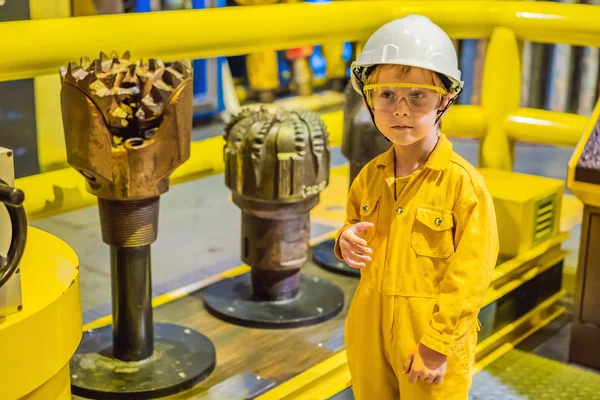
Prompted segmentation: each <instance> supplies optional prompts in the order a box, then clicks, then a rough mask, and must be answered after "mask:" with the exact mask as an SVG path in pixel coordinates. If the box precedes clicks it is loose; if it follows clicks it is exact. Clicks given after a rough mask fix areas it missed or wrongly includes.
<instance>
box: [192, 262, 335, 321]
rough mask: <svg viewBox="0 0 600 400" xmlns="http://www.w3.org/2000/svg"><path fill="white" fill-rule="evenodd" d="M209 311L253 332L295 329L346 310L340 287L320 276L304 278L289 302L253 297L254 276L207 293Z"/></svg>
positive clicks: (230, 280) (225, 282) (221, 283)
mask: <svg viewBox="0 0 600 400" xmlns="http://www.w3.org/2000/svg"><path fill="white" fill-rule="evenodd" d="M203 296H204V305H205V307H206V309H207V310H208V311H209V312H210V313H211V314H212V315H214V316H215V317H217V318H220V319H222V320H225V321H227V322H230V323H233V324H237V325H242V326H247V327H253V328H293V327H299V326H308V325H315V324H318V323H320V322H323V321H326V320H328V319H330V318H333V317H335V316H336V315H337V314H338V313H339V312H340V311H341V310H342V308H343V306H344V293H343V292H342V289H340V288H339V287H338V286H336V285H334V284H332V283H331V282H329V281H326V280H324V279H321V278H319V277H317V276H310V275H304V274H302V275H300V291H299V293H298V295H297V296H296V297H295V298H293V299H289V300H281V301H259V300H254V299H253V297H252V288H251V285H250V273H246V274H242V275H238V276H235V277H233V278H228V279H224V280H222V281H219V282H217V283H214V284H212V285H210V286H208V287H207V288H206V289H205V290H204V293H203Z"/></svg>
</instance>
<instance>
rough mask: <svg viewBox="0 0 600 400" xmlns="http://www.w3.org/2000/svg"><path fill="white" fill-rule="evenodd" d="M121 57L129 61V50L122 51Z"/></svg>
mask: <svg viewBox="0 0 600 400" xmlns="http://www.w3.org/2000/svg"><path fill="white" fill-rule="evenodd" d="M121 58H122V59H124V60H127V61H129V59H130V58H131V53H129V50H127V51H125V53H123V57H121Z"/></svg>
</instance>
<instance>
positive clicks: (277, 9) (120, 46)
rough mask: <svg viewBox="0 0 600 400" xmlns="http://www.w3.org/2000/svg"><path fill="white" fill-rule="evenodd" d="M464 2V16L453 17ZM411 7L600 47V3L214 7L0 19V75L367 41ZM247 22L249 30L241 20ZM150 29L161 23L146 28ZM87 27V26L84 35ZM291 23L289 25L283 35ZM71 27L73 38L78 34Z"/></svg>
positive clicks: (451, 24) (469, 33) (441, 19)
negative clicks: (147, 34)
mask: <svg viewBox="0 0 600 400" xmlns="http://www.w3.org/2000/svg"><path fill="white" fill-rule="evenodd" d="M457 10H460V17H457ZM408 13H416V14H423V15H427V16H429V17H430V18H432V20H433V21H434V22H436V23H438V24H440V25H441V26H442V28H444V29H445V30H447V32H448V33H449V34H450V36H451V37H453V38H455V39H461V38H467V37H468V38H487V37H489V36H490V35H491V33H492V30H493V29H494V27H497V26H503V27H506V28H508V29H512V30H514V32H515V34H516V36H517V38H519V39H521V40H530V41H536V42H542V43H568V44H573V45H579V46H594V47H598V46H600V25H599V24H597V23H596V21H598V20H600V7H594V6H588V5H581V4H554V3H546V2H521V1H507V2H504V1H503V2H496V1H481V2H470V1H432V2H420V1H412V2H411V1H409V2H397V1H339V2H338V1H334V2H332V3H328V4H307V3H299V4H276V5H267V6H252V7H226V8H219V9H216V8H208V9H203V10H183V11H172V12H168V13H132V14H116V15H97V16H89V17H78V18H61V19H50V20H36V21H13V22H3V23H2V24H0V37H4V38H8V37H10V38H19V40H7V41H4V42H3V44H2V57H0V81H4V80H13V79H22V78H30V77H33V76H38V75H43V74H49V73H58V67H59V66H60V65H63V64H65V63H66V62H67V61H69V60H74V59H79V57H80V56H82V55H88V56H94V55H96V54H97V53H98V52H99V51H100V50H104V51H111V50H113V49H114V50H116V51H117V52H119V53H123V52H124V51H125V50H130V51H131V53H132V55H133V56H134V58H138V57H160V58H163V59H164V60H166V61H169V60H173V59H176V58H182V57H186V58H208V57H214V56H229V55H234V54H249V53H253V52H258V51H264V50H276V49H280V48H291V47H299V46H304V45H312V44H316V43H320V42H322V40H323V38H327V40H328V41H339V42H342V41H347V40H348V41H354V40H364V39H365V38H366V37H368V36H369V35H370V34H371V33H372V32H373V31H374V30H375V29H376V28H377V27H379V26H380V25H382V24H383V23H385V22H388V21H389V20H391V19H394V18H398V17H401V16H403V15H406V14H408ZM140 26H143V27H160V34H156V35H152V38H151V39H152V40H130V39H131V38H132V32H133V31H132V29H134V28H135V27H140ZM241 26H243V27H244V29H239V27H241ZM149 29H150V30H151V31H152V32H154V31H156V29H158V28H156V29H154V30H153V28H149ZM82 32H86V34H81V33H82ZM281 32H285V34H283V35H282V34H281ZM73 35H76V36H77V40H73V37H74V36H73Z"/></svg>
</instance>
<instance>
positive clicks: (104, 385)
mask: <svg viewBox="0 0 600 400" xmlns="http://www.w3.org/2000/svg"><path fill="white" fill-rule="evenodd" d="M112 340H113V338H112V326H111V325H109V326H105V327H102V328H100V329H97V330H91V331H88V332H84V334H83V338H82V340H81V344H80V345H79V348H78V349H77V352H76V353H75V354H74V355H73V357H72V358H71V364H70V366H71V389H72V392H73V394H75V395H77V396H81V397H86V398H90V399H153V398H157V397H163V396H167V395H169V394H173V393H177V392H181V391H183V390H186V389H189V388H191V387H192V386H194V385H195V384H196V383H198V382H200V381H202V380H204V379H206V377H208V376H209V375H210V373H211V372H212V371H213V370H214V368H215V361H216V353H215V347H214V345H213V344H212V342H211V341H210V339H208V338H207V337H206V336H204V335H202V334H200V333H198V332H196V331H195V330H192V329H188V328H185V327H182V326H178V325H172V324H162V323H155V324H154V354H153V355H152V356H151V357H150V358H148V359H146V360H142V361H121V360H117V359H115V358H113V357H112Z"/></svg>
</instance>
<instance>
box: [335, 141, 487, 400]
mask: <svg viewBox="0 0 600 400" xmlns="http://www.w3.org/2000/svg"><path fill="white" fill-rule="evenodd" d="M394 159H395V156H394V150H393V148H391V149H390V150H389V151H387V152H385V153H383V154H382V155H380V156H378V157H376V158H375V159H374V160H373V161H371V162H370V163H369V164H368V165H366V166H365V167H364V168H363V169H362V171H361V172H360V173H359V175H358V176H357V177H356V179H355V180H354V182H353V184H352V187H351V189H350V193H349V199H348V210H347V220H346V223H345V224H344V226H343V227H342V228H341V229H340V230H339V232H338V235H337V237H336V246H335V253H336V256H337V257H338V258H340V259H341V258H342V255H341V249H340V247H339V243H338V239H339V235H340V234H341V232H342V231H343V230H344V229H346V228H347V227H348V226H350V225H352V224H355V223H357V222H360V221H368V222H371V223H373V224H374V228H372V229H370V230H369V231H368V232H367V234H366V237H365V240H366V241H367V243H368V246H369V247H370V248H371V249H372V250H373V254H371V258H372V261H371V262H369V263H367V264H366V267H365V268H362V269H361V277H360V282H359V285H358V287H357V289H356V293H355V295H354V298H353V300H352V304H351V306H350V310H349V312H348V317H347V321H346V328H345V329H346V331H345V335H346V354H347V357H348V365H349V368H350V374H351V378H352V386H353V391H354V396H355V398H356V399H357V400H375V399H376V400H386V399H400V398H401V399H403V400H407V399H408V400H429V399H440V400H453V399H460V400H466V399H467V395H468V391H469V388H470V386H471V376H472V373H471V368H472V365H473V362H474V356H475V345H476V343H477V331H478V330H479V325H478V320H477V315H478V313H479V310H480V308H481V306H482V302H483V300H484V296H485V293H486V290H487V289H488V287H489V285H490V282H491V278H492V274H493V271H494V268H495V265H496V259H497V255H498V230H497V225H496V215H495V211H494V205H493V200H492V198H491V196H490V194H489V192H488V190H487V188H486V186H485V183H484V181H483V178H482V177H481V175H480V174H479V173H478V171H477V170H476V169H475V168H474V167H473V166H472V165H471V164H469V163H468V162H467V161H466V160H464V159H463V158H462V157H460V156H459V155H458V154H456V153H455V152H453V150H452V144H451V142H450V141H449V140H448V139H447V138H446V136H445V135H443V134H440V138H439V141H438V144H437V145H436V148H435V149H434V151H433V152H432V153H431V155H430V157H429V159H428V160H427V161H426V162H425V163H424V164H423V165H422V167H421V168H419V169H418V170H417V171H415V172H414V173H413V174H412V175H411V176H410V178H409V179H408V181H407V182H406V183H405V184H404V188H403V189H402V192H401V193H400V194H399V196H395V194H396V193H395V192H394V187H395V182H396V178H395V173H394V170H395V162H394ZM419 343H422V344H423V345H425V346H427V347H429V348H431V349H433V350H436V351H438V352H440V353H442V354H445V355H447V356H448V362H447V370H446V374H445V375H444V379H443V381H442V383H441V385H433V384H428V383H425V382H423V381H419V382H417V383H414V384H411V383H409V382H408V378H409V375H404V374H403V373H402V371H403V367H404V363H405V361H406V359H407V357H408V355H409V353H410V352H411V351H412V350H414V349H415V348H416V346H417V345H418V344H419Z"/></svg>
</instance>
